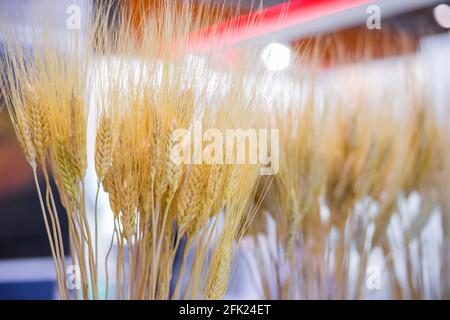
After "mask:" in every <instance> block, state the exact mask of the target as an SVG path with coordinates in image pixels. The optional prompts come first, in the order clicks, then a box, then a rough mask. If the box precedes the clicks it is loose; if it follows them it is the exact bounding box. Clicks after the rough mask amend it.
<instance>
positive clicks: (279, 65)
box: [261, 43, 291, 71]
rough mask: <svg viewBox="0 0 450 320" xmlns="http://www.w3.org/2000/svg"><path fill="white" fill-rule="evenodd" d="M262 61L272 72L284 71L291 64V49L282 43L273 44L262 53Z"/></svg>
mask: <svg viewBox="0 0 450 320" xmlns="http://www.w3.org/2000/svg"><path fill="white" fill-rule="evenodd" d="M261 59H262V61H263V62H264V64H265V65H266V67H267V69H269V70H270V71H279V70H283V69H285V68H287V67H288V66H289V64H290V63H291V49H290V48H289V47H287V46H285V45H283V44H281V43H271V44H269V45H268V46H267V47H265V48H264V50H263V51H262V53H261Z"/></svg>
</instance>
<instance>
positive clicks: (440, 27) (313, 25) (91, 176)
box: [0, 0, 450, 299]
mask: <svg viewBox="0 0 450 320" xmlns="http://www.w3.org/2000/svg"><path fill="white" fill-rule="evenodd" d="M157 1H158V0H144V1H133V0H130V1H127V2H126V3H127V5H129V6H130V8H131V12H133V10H134V11H135V12H136V14H139V12H140V10H141V9H142V8H141V7H140V6H139V5H138V3H144V4H145V5H146V6H148V7H150V6H152V5H153V4H154V3H155V2H157ZM174 1H177V2H178V3H179V4H180V5H183V0H174ZM200 2H201V1H200V0H199V3H200ZM210 2H213V3H214V2H215V3H220V4H221V3H222V2H224V6H223V11H221V15H220V17H221V19H222V20H223V21H222V23H230V24H231V25H235V26H236V27H235V31H234V32H233V34H232V36H231V37H229V41H230V42H231V43H232V45H233V46H234V47H235V48H236V49H237V52H238V49H239V47H240V46H244V45H246V43H250V42H251V43H252V44H253V45H254V44H255V43H256V44H257V46H258V47H259V49H260V52H261V55H260V61H255V63H258V64H261V66H263V67H264V68H267V69H268V70H270V71H277V72H286V73H289V72H290V71H292V70H293V69H294V68H295V70H297V69H298V67H299V65H300V63H301V61H302V57H303V52H304V50H305V48H306V47H307V46H311V45H312V44H315V43H320V45H319V46H318V48H319V52H320V54H319V57H320V59H321V61H320V65H321V66H323V69H324V72H329V71H332V70H334V71H338V72H345V66H346V65H351V64H355V63H358V62H360V61H361V59H363V58H364V59H367V55H366V54H365V52H364V50H361V47H360V46H361V41H360V40H361V39H369V42H370V44H371V45H372V48H371V50H370V52H371V55H370V59H372V60H373V61H372V62H373V63H374V65H376V66H377V67H376V68H377V72H379V73H380V75H383V73H384V72H388V71H389V68H390V66H391V64H392V63H393V62H392V61H395V59H402V58H404V57H406V56H408V57H411V56H415V55H417V56H419V55H420V57H421V58H423V59H427V63H426V64H425V65H426V66H428V69H429V70H427V71H429V72H430V73H431V74H432V80H433V81H432V84H431V86H432V89H433V99H434V100H435V101H436V104H437V105H439V104H441V105H443V104H444V103H446V101H445V100H444V99H445V93H446V90H447V91H448V88H449V83H450V65H449V64H450V59H449V58H448V57H450V41H449V40H450V1H443V0H440V1H439V0H408V1H405V0H384V1H368V0H292V1H280V0H265V1H261V2H259V1H251V0H210ZM98 3H99V1H94V0H92V1H89V0H83V1H73V0H21V1H19V0H17V1H10V0H0V8H1V10H3V11H4V12H2V13H1V15H0V16H2V17H3V16H7V17H8V19H9V21H13V22H14V26H15V27H17V28H18V29H19V28H23V29H26V28H27V23H28V22H29V21H31V20H32V19H33V18H34V17H36V14H39V15H44V17H45V15H46V14H50V12H51V14H52V15H53V14H54V13H55V12H58V13H59V14H58V15H57V17H56V19H55V17H52V19H49V20H51V21H54V22H55V25H54V28H56V29H61V30H65V24H66V19H67V16H68V15H69V14H70V13H71V11H70V9H69V7H70V6H72V5H74V4H76V5H78V6H80V7H81V8H82V10H81V12H88V11H89V10H85V9H94V10H95V8H96V6H98ZM194 10H195V6H194ZM255 10H262V11H261V12H262V14H261V15H260V18H261V19H262V24H260V25H258V28H253V29H245V30H244V29H243V28H242V27H240V24H239V21H240V19H242V18H243V17H244V18H245V17H249V15H250V16H251V14H252V12H253V11H255ZM18 13H20V15H19V14H18ZM206 14H207V15H210V16H211V17H215V16H218V15H219V13H218V10H217V8H211V9H210V10H209V11H208V10H207V11H206ZM281 14H282V16H283V18H282V19H280V15H281ZM81 18H82V19H86V18H87V17H83V15H82V16H81ZM378 18H380V20H378ZM138 29H139V27H138V24H137V25H136V32H139V30H138ZM398 30H402V32H405V33H407V34H408V39H409V41H408V45H407V46H406V47H405V46H404V45H400V44H399V42H398V33H397V31H398ZM328 38H329V39H339V42H340V45H341V48H340V50H341V51H340V53H339V54H340V55H341V56H342V57H345V59H338V60H337V59H335V57H336V54H337V53H336V52H335V50H336V47H335V46H333V45H332V43H331V42H327V41H326V39H328ZM2 41H3V39H1V38H0V59H2V57H3V56H4V53H3V52H2ZM203 41H212V42H213V41H214V39H207V40H205V39H200V41H199V43H202V42H203ZM24 45H27V44H26V43H25V44H24ZM342 50H343V51H342ZM195 53H196V52H195V50H194V54H195ZM198 54H201V53H198ZM232 58H234V59H235V58H236V56H233V57H232ZM393 85H395V84H393ZM261 90H264V89H263V88H261ZM3 103H4V102H3V101H2V100H0V106H2V105H3ZM89 144H90V145H88V147H90V148H92V147H93V141H92V139H91V141H89ZM90 160H91V161H92V159H90ZM86 182H87V190H88V194H95V188H96V177H95V172H94V171H93V170H92V166H90V170H88V176H87V178H86ZM55 194H57V192H55ZM88 200H89V201H91V205H93V203H94V199H88ZM58 205H59V206H61V205H60V204H58ZM100 207H101V210H100V211H101V214H102V216H103V219H102V220H101V221H102V223H101V226H103V229H104V232H103V233H101V237H103V238H102V239H101V241H100V242H101V243H105V244H107V243H109V237H110V234H109V230H111V225H112V220H111V219H108V216H110V212H109V205H108V201H107V198H106V195H104V194H103V195H101V197H100ZM60 210H63V209H60ZM61 216H64V215H61ZM110 220H111V221H110ZM62 226H63V233H64V234H65V235H66V237H67V228H66V224H65V223H64V221H63V223H62ZM64 243H66V244H67V243H68V241H66V240H65V241H64ZM101 249H102V250H104V251H105V250H106V248H101ZM66 252H67V249H66ZM245 272H246V271H245V268H244V267H243V266H241V267H240V264H239V262H238V265H237V267H236V272H235V273H234V278H233V279H234V281H233V282H232V284H231V287H230V290H229V294H228V298H257V296H256V294H255V292H252V289H251V285H250V283H249V277H247V276H246V274H245ZM244 288H245V289H244ZM56 297H57V293H56V284H55V279H54V272H53V262H52V258H51V255H50V249H49V245H48V240H47V235H46V232H45V227H44V223H43V219H42V216H41V213H40V209H39V202H38V198H37V194H36V191H35V186H34V183H33V175H32V171H31V169H30V168H29V165H28V164H27V162H26V161H25V159H24V157H23V155H22V152H21V150H20V147H19V145H18V143H17V141H16V138H15V135H14V131H13V128H12V126H11V124H10V122H9V119H8V114H7V112H6V110H5V109H3V110H1V111H0V299H52V298H56Z"/></svg>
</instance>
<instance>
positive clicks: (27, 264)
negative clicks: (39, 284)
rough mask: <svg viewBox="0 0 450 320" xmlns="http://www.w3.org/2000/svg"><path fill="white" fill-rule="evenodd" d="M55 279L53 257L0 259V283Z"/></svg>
mask: <svg viewBox="0 0 450 320" xmlns="http://www.w3.org/2000/svg"><path fill="white" fill-rule="evenodd" d="M43 280H56V276H55V268H54V266H53V259H52V258H50V257H48V258H29V259H11V260H0V283H5V282H27V281H43Z"/></svg>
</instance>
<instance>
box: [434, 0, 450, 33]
mask: <svg viewBox="0 0 450 320" xmlns="http://www.w3.org/2000/svg"><path fill="white" fill-rule="evenodd" d="M434 18H435V19H436V21H437V23H438V24H439V25H440V26H441V27H442V28H446V29H450V6H448V5H446V4H440V5H438V6H436V7H435V8H434Z"/></svg>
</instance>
